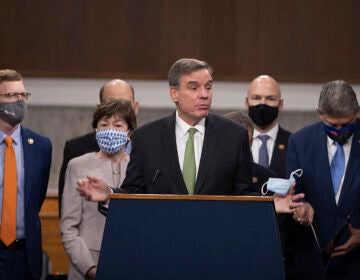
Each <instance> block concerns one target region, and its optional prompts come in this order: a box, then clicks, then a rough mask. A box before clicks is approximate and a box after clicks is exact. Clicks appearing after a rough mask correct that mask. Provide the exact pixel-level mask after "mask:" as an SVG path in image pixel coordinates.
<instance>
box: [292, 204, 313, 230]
mask: <svg viewBox="0 0 360 280" xmlns="http://www.w3.org/2000/svg"><path fill="white" fill-rule="evenodd" d="M293 219H294V220H295V221H296V222H298V223H299V224H301V225H304V226H309V225H310V224H311V223H312V222H313V220H314V208H312V206H311V205H310V204H309V203H307V202H305V203H304V205H302V206H300V207H297V208H296V209H295V211H294V214H293Z"/></svg>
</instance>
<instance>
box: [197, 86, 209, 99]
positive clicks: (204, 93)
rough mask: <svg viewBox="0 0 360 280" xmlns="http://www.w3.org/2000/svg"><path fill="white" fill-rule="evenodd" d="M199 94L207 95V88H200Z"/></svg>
mask: <svg viewBox="0 0 360 280" xmlns="http://www.w3.org/2000/svg"><path fill="white" fill-rule="evenodd" d="M199 96H200V97H201V98H207V97H209V90H207V89H206V88H205V87H202V88H200V92H199Z"/></svg>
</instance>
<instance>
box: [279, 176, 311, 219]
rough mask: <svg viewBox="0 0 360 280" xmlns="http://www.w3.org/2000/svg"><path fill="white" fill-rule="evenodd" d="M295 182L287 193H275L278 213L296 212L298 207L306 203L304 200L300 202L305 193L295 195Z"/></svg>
mask: <svg viewBox="0 0 360 280" xmlns="http://www.w3.org/2000/svg"><path fill="white" fill-rule="evenodd" d="M294 191H295V183H294V184H293V185H292V186H291V188H290V189H289V191H288V193H287V194H286V195H281V194H274V204H275V211H276V213H294V212H295V209H296V208H297V207H300V206H302V205H304V203H303V202H299V200H300V199H302V198H304V196H305V195H304V194H303V193H299V194H296V195H294Z"/></svg>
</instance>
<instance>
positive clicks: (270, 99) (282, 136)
mask: <svg viewBox="0 0 360 280" xmlns="http://www.w3.org/2000/svg"><path fill="white" fill-rule="evenodd" d="M283 106H284V101H283V99H282V98H281V92H280V87H279V85H278V83H277V82H276V81H275V80H274V79H273V78H272V77H270V76H268V75H261V76H259V77H256V78H255V79H254V80H253V81H252V82H251V84H250V86H249V89H248V94H247V97H246V100H245V107H246V108H247V109H248V110H249V116H250V118H251V120H252V121H253V122H254V125H255V129H254V135H253V142H252V146H251V151H252V154H253V159H254V162H256V163H259V152H260V147H261V145H262V141H261V140H260V136H261V135H267V136H268V139H267V141H266V150H267V154H268V164H267V166H266V165H265V167H269V168H270V169H272V170H273V171H275V173H276V174H278V175H279V177H282V178H284V177H285V176H286V166H285V165H286V163H285V162H286V150H287V142H288V138H289V136H290V132H289V131H286V130H284V129H283V128H281V127H280V126H279V123H278V120H279V118H278V115H279V112H280V111H282V109H283Z"/></svg>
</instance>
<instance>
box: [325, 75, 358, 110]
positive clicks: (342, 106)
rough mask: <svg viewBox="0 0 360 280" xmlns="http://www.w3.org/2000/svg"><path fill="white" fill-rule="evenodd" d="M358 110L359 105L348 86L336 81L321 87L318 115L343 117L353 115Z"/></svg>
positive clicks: (345, 83) (343, 82)
mask: <svg viewBox="0 0 360 280" xmlns="http://www.w3.org/2000/svg"><path fill="white" fill-rule="evenodd" d="M358 110H359V103H358V101H357V98H356V94H355V92H354V90H353V88H352V87H351V85H350V84H348V83H347V82H345V81H342V80H336V81H331V82H328V83H327V84H325V85H324V86H323V88H322V90H321V92H320V98H319V104H318V111H319V114H321V115H324V114H326V115H331V116H336V117H345V116H349V115H351V114H355V113H356V112H358Z"/></svg>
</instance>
